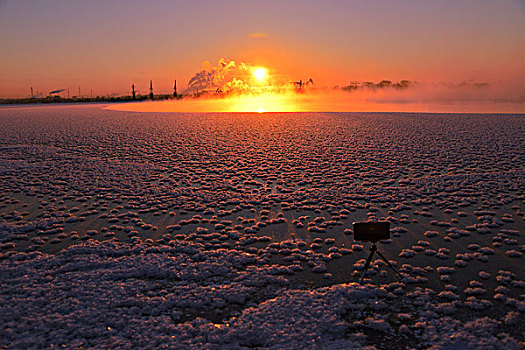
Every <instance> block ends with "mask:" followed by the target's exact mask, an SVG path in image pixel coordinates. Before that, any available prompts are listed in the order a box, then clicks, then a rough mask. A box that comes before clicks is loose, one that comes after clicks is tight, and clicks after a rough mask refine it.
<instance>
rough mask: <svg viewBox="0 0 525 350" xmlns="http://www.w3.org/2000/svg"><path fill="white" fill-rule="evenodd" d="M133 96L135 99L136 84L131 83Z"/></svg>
mask: <svg viewBox="0 0 525 350" xmlns="http://www.w3.org/2000/svg"><path fill="white" fill-rule="evenodd" d="M131 96H132V97H131V98H132V99H135V84H131Z"/></svg>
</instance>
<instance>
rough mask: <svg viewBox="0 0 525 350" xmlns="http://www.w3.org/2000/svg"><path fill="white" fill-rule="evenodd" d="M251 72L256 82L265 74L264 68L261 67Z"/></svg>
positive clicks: (261, 80)
mask: <svg viewBox="0 0 525 350" xmlns="http://www.w3.org/2000/svg"><path fill="white" fill-rule="evenodd" d="M252 74H253V77H254V78H255V80H257V81H258V82H263V81H264V80H265V79H266V74H267V72H266V68H263V67H258V68H255V69H254V70H253V73H252Z"/></svg>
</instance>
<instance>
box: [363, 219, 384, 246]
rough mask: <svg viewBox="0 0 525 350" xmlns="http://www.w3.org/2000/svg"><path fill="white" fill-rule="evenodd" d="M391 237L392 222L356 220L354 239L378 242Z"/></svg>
mask: <svg viewBox="0 0 525 350" xmlns="http://www.w3.org/2000/svg"><path fill="white" fill-rule="evenodd" d="M389 238H390V222H388V221H382V222H354V240H356V241H368V242H373V243H375V242H378V241H381V240H383V239H389Z"/></svg>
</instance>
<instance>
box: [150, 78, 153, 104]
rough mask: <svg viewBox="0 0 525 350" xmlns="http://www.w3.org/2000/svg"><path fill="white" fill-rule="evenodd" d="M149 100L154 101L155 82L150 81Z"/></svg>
mask: <svg viewBox="0 0 525 350" xmlns="http://www.w3.org/2000/svg"><path fill="white" fill-rule="evenodd" d="M149 98H150V99H152V100H153V81H151V80H150V81H149Z"/></svg>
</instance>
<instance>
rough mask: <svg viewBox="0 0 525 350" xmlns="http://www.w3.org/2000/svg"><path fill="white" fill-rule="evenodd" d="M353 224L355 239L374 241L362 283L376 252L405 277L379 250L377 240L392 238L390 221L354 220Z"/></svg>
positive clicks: (399, 274)
mask: <svg viewBox="0 0 525 350" xmlns="http://www.w3.org/2000/svg"><path fill="white" fill-rule="evenodd" d="M353 225H354V240H356V241H366V242H371V243H372V246H371V247H370V255H368V259H367V260H366V264H365V267H364V269H363V275H362V276H361V281H360V283H361V284H362V283H363V280H364V279H365V274H366V270H368V268H369V267H370V262H371V261H372V257H373V256H374V253H376V252H377V254H378V255H379V257H380V258H381V259H382V260H383V261H384V262H385V263H386V265H387V266H388V267H390V268H391V269H392V270H393V271H394V272H395V273H396V274H397V275H398V276H399V277H403V276H402V275H401V273H399V271H398V270H397V269H396V268H395V267H394V265H392V264H391V263H390V261H388V260H387V258H385V257H384V256H383V254H381V252H379V250H377V246H376V243H377V242H379V241H381V240H384V239H389V238H390V222H388V221H380V222H354V224H353Z"/></svg>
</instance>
